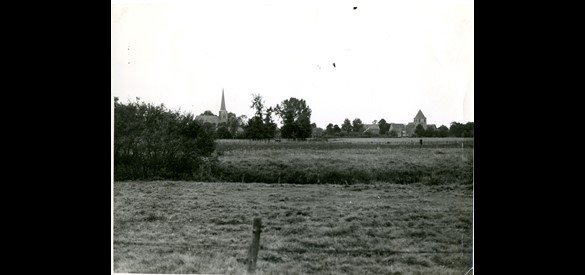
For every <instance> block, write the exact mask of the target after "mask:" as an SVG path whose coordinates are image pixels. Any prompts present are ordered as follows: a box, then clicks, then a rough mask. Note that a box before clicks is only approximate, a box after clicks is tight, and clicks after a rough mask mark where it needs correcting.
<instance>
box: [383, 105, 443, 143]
mask: <svg viewBox="0 0 585 275" xmlns="http://www.w3.org/2000/svg"><path fill="white" fill-rule="evenodd" d="M418 125H422V126H423V129H425V130H426V129H427V128H432V129H434V130H437V126H436V125H435V124H427V117H425V115H424V114H423V113H422V111H421V110H418V113H416V116H415V117H414V120H413V122H409V123H408V124H406V125H404V124H400V123H390V128H389V129H388V131H389V132H390V131H392V130H394V131H395V132H396V134H397V136H398V137H412V136H414V131H415V130H416V126H418Z"/></svg>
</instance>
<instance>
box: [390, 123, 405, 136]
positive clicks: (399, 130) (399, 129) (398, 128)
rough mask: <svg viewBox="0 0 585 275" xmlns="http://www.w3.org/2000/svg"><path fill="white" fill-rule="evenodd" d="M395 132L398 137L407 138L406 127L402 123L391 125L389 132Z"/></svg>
mask: <svg viewBox="0 0 585 275" xmlns="http://www.w3.org/2000/svg"><path fill="white" fill-rule="evenodd" d="M392 131H394V132H395V133H396V136H397V137H403V136H406V126H404V124H402V123H390V128H388V132H392Z"/></svg>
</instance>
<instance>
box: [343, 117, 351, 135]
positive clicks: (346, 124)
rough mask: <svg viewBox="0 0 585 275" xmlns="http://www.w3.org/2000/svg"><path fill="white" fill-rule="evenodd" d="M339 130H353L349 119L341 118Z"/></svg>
mask: <svg viewBox="0 0 585 275" xmlns="http://www.w3.org/2000/svg"><path fill="white" fill-rule="evenodd" d="M341 130H343V131H345V132H348V133H349V132H351V131H352V130H353V127H352V126H351V121H349V119H348V118H346V119H345V120H343V124H342V125H341Z"/></svg>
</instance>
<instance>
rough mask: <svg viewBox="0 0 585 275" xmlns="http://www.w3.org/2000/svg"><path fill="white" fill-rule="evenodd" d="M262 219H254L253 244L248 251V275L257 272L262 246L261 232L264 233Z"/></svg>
mask: <svg viewBox="0 0 585 275" xmlns="http://www.w3.org/2000/svg"><path fill="white" fill-rule="evenodd" d="M261 228H262V219H260V218H254V225H253V231H252V232H253V236H252V244H251V245H250V249H248V273H254V272H256V259H257V257H258V247H259V245H260V232H262V229H261Z"/></svg>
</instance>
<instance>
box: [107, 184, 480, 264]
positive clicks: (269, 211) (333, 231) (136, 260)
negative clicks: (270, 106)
mask: <svg viewBox="0 0 585 275" xmlns="http://www.w3.org/2000/svg"><path fill="white" fill-rule="evenodd" d="M471 196H472V192H471V190H469V189H468V188H465V186H463V185H460V184H451V183H447V184H443V185H423V184H418V183H417V184H411V185H397V184H388V183H385V184H379V183H375V184H355V185H297V184H263V183H219V182H218V183H201V182H170V181H155V182H115V184H114V272H120V273H126V272H128V273H182V274H187V273H206V274H211V273H213V274H217V273H222V274H244V273H245V270H246V264H245V258H246V253H247V249H248V245H249V244H250V242H251V238H252V220H253V218H254V217H260V218H262V223H263V225H264V228H263V231H262V234H261V237H260V245H261V247H260V252H259V253H258V264H257V274H464V273H465V272H467V271H468V270H469V269H470V267H471V257H472V254H471V250H472V239H471V237H472V234H471V232H472V231H471V230H472V197H471Z"/></svg>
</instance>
